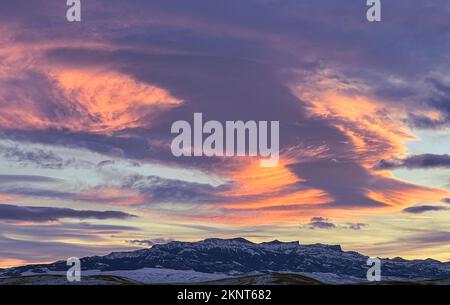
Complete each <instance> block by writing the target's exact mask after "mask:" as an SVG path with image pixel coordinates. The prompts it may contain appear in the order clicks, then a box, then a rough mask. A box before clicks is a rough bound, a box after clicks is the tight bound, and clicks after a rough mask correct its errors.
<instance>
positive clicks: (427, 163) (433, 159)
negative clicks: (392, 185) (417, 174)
mask: <svg viewBox="0 0 450 305" xmlns="http://www.w3.org/2000/svg"><path fill="white" fill-rule="evenodd" d="M396 168H407V169H429V168H450V155H448V154H444V155H436V154H422V155H414V156H410V157H408V158H405V159H398V160H393V161H386V160H381V161H380V162H379V163H378V165H377V166H376V169H381V170H383V169H396Z"/></svg>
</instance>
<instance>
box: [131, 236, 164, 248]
mask: <svg viewBox="0 0 450 305" xmlns="http://www.w3.org/2000/svg"><path fill="white" fill-rule="evenodd" d="M171 241H173V239H171V238H169V239H166V238H155V239H142V240H138V239H134V240H126V241H125V242H126V243H129V244H132V245H137V246H146V247H151V246H154V245H160V244H167V243H169V242H171Z"/></svg>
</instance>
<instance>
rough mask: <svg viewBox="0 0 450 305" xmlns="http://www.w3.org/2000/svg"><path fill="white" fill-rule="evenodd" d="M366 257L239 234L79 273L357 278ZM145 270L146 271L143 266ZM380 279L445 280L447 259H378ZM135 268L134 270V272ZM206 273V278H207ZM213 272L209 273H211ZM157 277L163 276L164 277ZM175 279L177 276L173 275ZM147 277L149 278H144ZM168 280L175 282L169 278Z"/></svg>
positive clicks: (57, 268)
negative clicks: (381, 277)
mask: <svg viewBox="0 0 450 305" xmlns="http://www.w3.org/2000/svg"><path fill="white" fill-rule="evenodd" d="M367 258H368V257H367V256H364V255H362V254H360V253H357V252H353V251H349V252H345V251H343V250H342V249H341V247H340V246H338V245H324V244H313V245H301V244H299V243H298V242H280V241H272V242H266V243H259V244H257V243H253V242H250V241H248V240H246V239H243V238H235V239H206V240H203V241H199V242H179V241H173V242H169V243H167V244H162V245H155V246H153V247H152V248H149V249H143V250H137V251H132V252H113V253H111V254H109V255H106V256H93V257H86V258H83V259H81V267H82V270H83V274H86V275H87V274H94V273H102V274H112V275H119V276H121V275H124V276H125V277H126V275H127V274H128V275H129V274H135V275H136V274H138V273H139V274H141V276H142V274H143V273H145V272H147V273H148V272H150V273H152V272H153V273H155V274H157V273H158V270H160V271H159V273H161V272H162V273H164V274H165V276H167V274H168V273H167V272H169V271H167V270H170V272H171V273H170V274H172V275H173V274H177V272H178V273H179V274H180V275H181V274H183V275H184V276H185V278H189V277H188V276H187V274H190V276H191V277H192V276H193V275H195V276H196V277H195V276H194V277H195V278H196V279H197V281H199V282H200V281H202V279H206V280H211V279H219V278H221V277H222V278H223V277H230V276H242V275H255V274H267V273H291V274H303V275H308V276H310V277H312V278H315V279H318V280H321V281H323V282H328V283H342V282H358V281H364V280H365V279H366V273H367V270H368V268H369V266H367V265H366V262H367ZM67 268H68V267H67V265H66V262H65V261H59V262H56V263H53V264H49V265H30V266H22V267H16V268H10V269H3V270H0V277H14V276H23V275H36V274H58V273H60V274H63V273H62V272H65V271H66V270H67ZM142 270H144V271H145V270H147V271H145V272H144V271H142ZM381 270H382V276H383V277H384V278H385V279H396V280H424V279H449V278H450V263H442V262H439V261H436V260H432V259H426V260H411V261H409V260H404V259H401V258H394V259H382V265H381ZM132 271H133V272H134V273H133V272H132ZM208 275H209V277H208ZM212 275H214V276H212ZM161 278H164V277H163V276H162V277H161ZM174 278H176V276H175V277H174ZM147 282H148V281H147ZM171 282H176V280H172V281H171Z"/></svg>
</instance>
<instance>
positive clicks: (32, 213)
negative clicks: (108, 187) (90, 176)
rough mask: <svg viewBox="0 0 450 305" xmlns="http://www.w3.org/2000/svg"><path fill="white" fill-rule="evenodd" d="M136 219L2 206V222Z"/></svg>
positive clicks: (121, 214)
mask: <svg viewBox="0 0 450 305" xmlns="http://www.w3.org/2000/svg"><path fill="white" fill-rule="evenodd" d="M132 217H136V216H135V215H131V214H128V213H124V212H119V211H91V210H73V209H68V208H53V207H29V206H17V205H8V204H0V220H12V221H35V222H46V221H58V220H61V219H64V218H75V219H100V220H101V219H126V218H132Z"/></svg>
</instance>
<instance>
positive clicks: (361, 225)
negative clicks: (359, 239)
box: [346, 222, 368, 231]
mask: <svg viewBox="0 0 450 305" xmlns="http://www.w3.org/2000/svg"><path fill="white" fill-rule="evenodd" d="M367 226H368V225H367V224H365V223H360V222H358V223H354V222H347V227H346V228H347V229H350V230H355V231H359V230H361V229H362V228H364V227H367Z"/></svg>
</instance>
